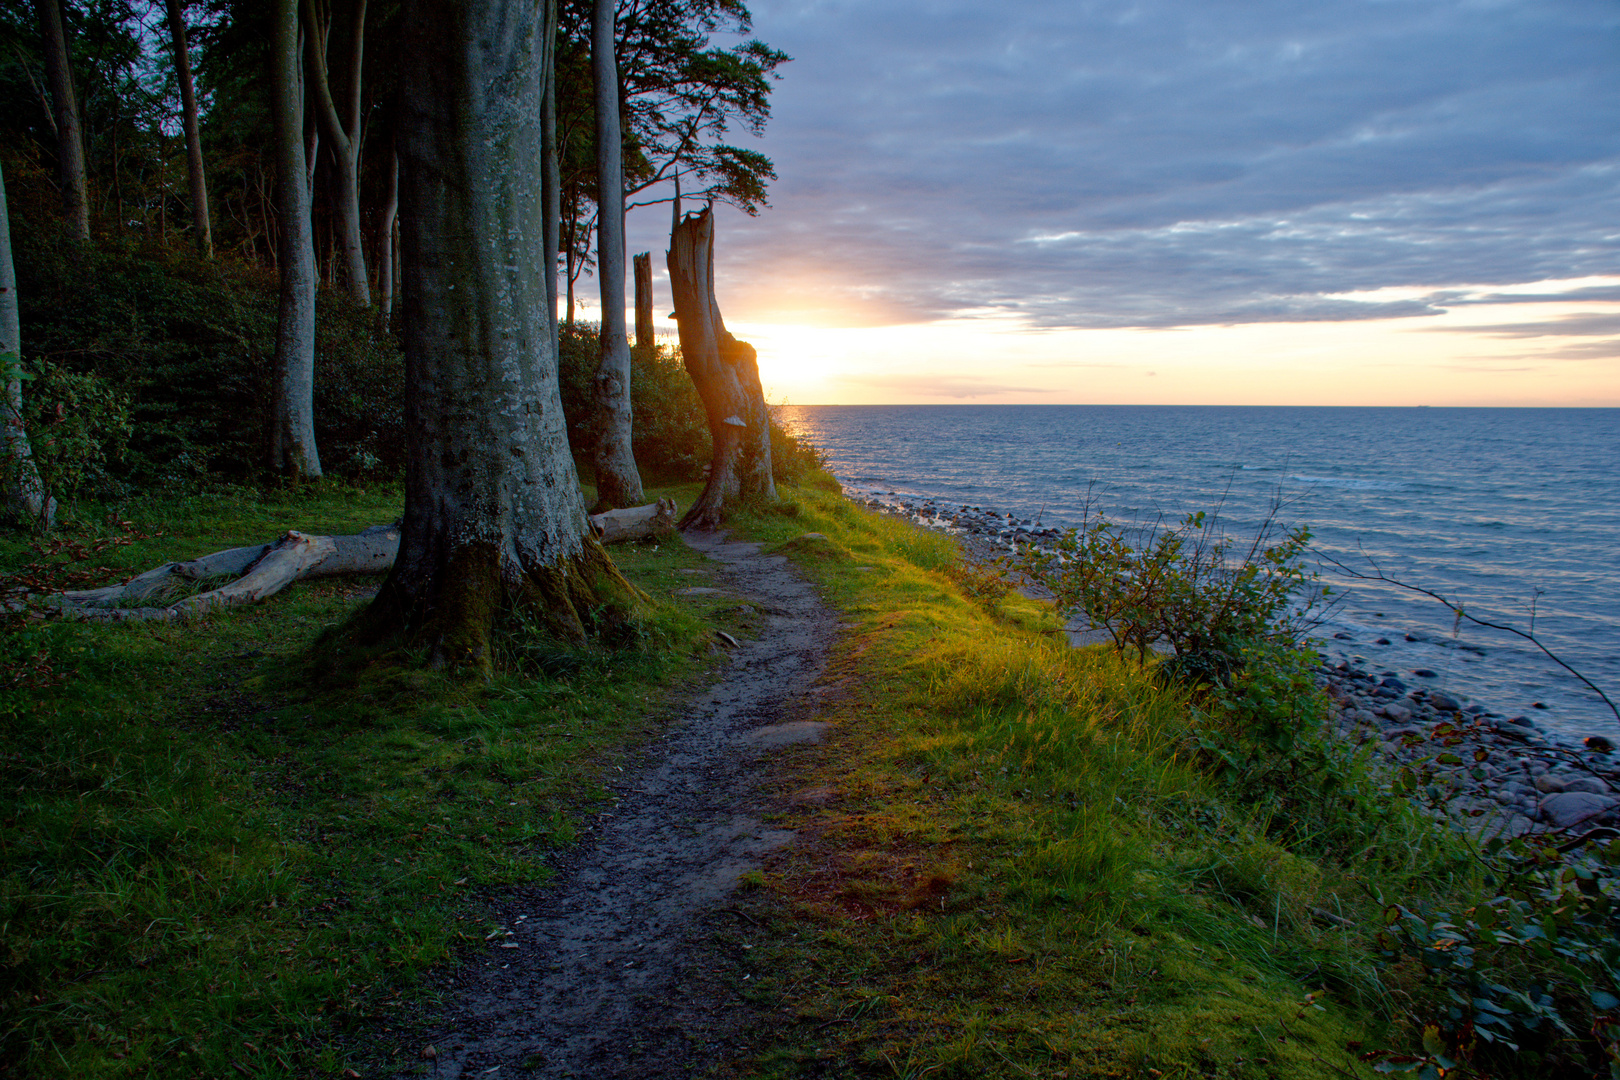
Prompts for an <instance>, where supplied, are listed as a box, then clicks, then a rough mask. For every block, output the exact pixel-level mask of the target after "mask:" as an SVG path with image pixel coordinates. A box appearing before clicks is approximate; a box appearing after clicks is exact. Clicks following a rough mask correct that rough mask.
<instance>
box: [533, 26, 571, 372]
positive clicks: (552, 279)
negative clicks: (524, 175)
mask: <svg viewBox="0 0 1620 1080" xmlns="http://www.w3.org/2000/svg"><path fill="white" fill-rule="evenodd" d="M544 33H545V35H546V40H547V41H549V42H551V43H552V46H551V48H550V49H548V50H547V52H546V85H545V91H544V93H545V103H544V104H543V105H542V106H541V108H540V143H541V146H542V150H541V154H542V164H543V166H544V168H545V178H544V183H545V189H546V223H545V229H544V232H545V242H544V247H545V260H546V310H547V311H549V312H550V313H551V351H552V352H553V353H556V352H557V344H558V343H557V257H558V254H559V245H560V244H561V242H562V160H561V156H560V155H559V154H558V151H557V48H556V41H557V0H546V26H545V31H544ZM568 321H569V323H570V324H572V323H573V321H574V304H573V297H572V294H570V297H569V303H568Z"/></svg>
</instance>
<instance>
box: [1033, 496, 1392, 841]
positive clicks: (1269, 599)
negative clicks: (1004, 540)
mask: <svg viewBox="0 0 1620 1080" xmlns="http://www.w3.org/2000/svg"><path fill="white" fill-rule="evenodd" d="M1309 539H1310V533H1309V531H1308V530H1306V529H1304V528H1295V529H1287V528H1284V527H1282V526H1281V525H1279V524H1278V522H1277V520H1276V515H1275V512H1273V513H1272V514H1271V515H1269V516H1268V517H1267V519H1266V520H1265V521H1264V522H1262V523H1261V525H1260V527H1259V528H1258V529H1257V530H1256V532H1255V535H1254V536H1253V538H1252V539H1250V540H1248V541H1246V542H1239V541H1237V540H1235V539H1234V538H1233V537H1231V536H1230V535H1229V534H1227V533H1226V532H1225V530H1224V528H1223V527H1222V525H1221V522H1220V519H1219V517H1218V516H1216V515H1210V514H1205V513H1202V512H1200V513H1195V514H1189V515H1187V516H1186V517H1185V518H1183V519H1182V520H1181V522H1180V524H1179V525H1177V526H1175V527H1172V528H1166V527H1162V526H1157V525H1156V526H1153V527H1150V528H1146V529H1129V528H1126V527H1124V526H1120V525H1118V524H1116V523H1114V522H1112V521H1109V520H1108V519H1107V518H1106V517H1104V516H1102V515H1094V514H1090V513H1088V515H1087V518H1086V520H1085V522H1084V524H1083V525H1082V526H1081V527H1080V528H1074V529H1069V530H1067V531H1066V532H1065V533H1064V534H1063V535H1062V537H1061V538H1060V539H1059V541H1058V542H1057V544H1056V545H1055V547H1054V548H1052V549H1051V550H1041V549H1037V548H1025V549H1023V550H1022V551H1020V552H1019V553H1017V554H1015V555H1013V556H1010V557H1008V558H1007V559H1006V560H1004V565H1006V566H1008V567H1009V568H1010V569H1012V570H1013V571H1014V572H1016V573H1017V574H1019V575H1021V576H1022V577H1024V578H1025V579H1027V580H1029V581H1032V582H1034V583H1036V584H1037V585H1039V586H1040V587H1042V588H1044V589H1045V590H1047V591H1049V592H1050V593H1051V594H1052V596H1053V599H1054V602H1055V603H1056V605H1057V607H1058V610H1059V611H1060V612H1061V613H1062V614H1063V616H1064V617H1065V618H1066V619H1068V618H1073V617H1076V616H1079V617H1082V618H1084V619H1085V620H1087V621H1088V622H1090V623H1091V624H1092V625H1093V626H1098V627H1101V628H1103V629H1105V630H1106V631H1107V632H1108V634H1109V636H1110V637H1111V638H1112V639H1113V643H1114V648H1115V650H1116V651H1118V652H1119V653H1120V654H1122V655H1130V656H1134V657H1135V658H1136V659H1137V660H1138V661H1139V662H1141V663H1143V664H1147V665H1150V666H1152V668H1153V669H1154V673H1155V675H1156V676H1157V677H1158V678H1159V679H1160V681H1161V682H1164V683H1170V684H1177V685H1179V686H1181V687H1183V688H1184V689H1185V691H1186V692H1187V693H1188V695H1189V697H1190V701H1189V718H1190V721H1191V723H1190V725H1189V728H1188V732H1187V742H1188V746H1189V749H1191V750H1192V751H1193V752H1194V753H1195V755H1196V756H1198V757H1199V758H1200V759H1201V760H1202V761H1203V763H1204V766H1205V768H1206V769H1208V770H1210V771H1212V772H1214V773H1215V774H1216V775H1217V776H1219V777H1220V778H1221V779H1222V781H1223V782H1224V784H1225V786H1226V787H1227V789H1228V790H1229V791H1230V792H1231V794H1232V795H1233V797H1234V798H1236V799H1237V800H1238V801H1240V802H1243V803H1245V804H1247V805H1249V806H1251V807H1253V808H1254V810H1255V812H1256V813H1257V815H1258V816H1259V817H1260V818H1261V819H1263V820H1265V819H1269V820H1272V821H1273V825H1272V826H1271V828H1272V832H1273V835H1275V836H1278V837H1279V838H1285V839H1287V840H1288V841H1290V842H1295V843H1299V842H1306V843H1308V846H1310V847H1312V848H1313V849H1315V850H1319V851H1331V850H1339V851H1341V852H1342V851H1347V850H1353V849H1355V848H1356V847H1358V846H1364V844H1365V842H1366V841H1367V840H1368V838H1369V833H1370V831H1371V830H1374V829H1376V828H1377V825H1378V822H1379V821H1381V820H1382V819H1383V818H1384V817H1386V816H1387V815H1388V813H1389V812H1390V811H1389V808H1388V807H1387V806H1386V805H1384V804H1382V803H1380V802H1379V800H1378V798H1377V795H1378V792H1377V789H1376V785H1375V784H1374V783H1373V782H1372V781H1371V779H1370V778H1369V777H1368V776H1367V774H1366V773H1365V770H1363V769H1361V768H1359V767H1358V766H1357V764H1356V762H1355V758H1354V755H1353V754H1352V753H1351V752H1350V751H1349V750H1348V749H1347V748H1345V747H1343V746H1341V745H1338V744H1336V743H1335V742H1333V741H1332V740H1331V739H1330V738H1329V736H1328V734H1327V732H1326V730H1325V727H1326V725H1325V721H1326V716H1327V699H1326V696H1325V695H1324V694H1323V692H1322V690H1321V688H1320V687H1319V686H1318V685H1317V681H1316V674H1315V657H1314V655H1313V654H1312V652H1311V651H1310V650H1309V649H1308V647H1307V643H1306V641H1305V639H1304V638H1305V630H1306V629H1307V619H1308V616H1309V611H1310V609H1311V607H1312V605H1313V604H1314V601H1315V598H1316V596H1317V595H1318V594H1317V593H1316V591H1315V589H1314V588H1312V587H1311V586H1312V583H1313V580H1314V575H1311V574H1307V573H1306V571H1305V570H1304V569H1303V567H1302V566H1301V565H1300V559H1301V556H1302V555H1303V553H1304V550H1305V546H1306V544H1307V543H1308V542H1309ZM1155 646H1164V647H1167V648H1168V650H1169V653H1170V655H1169V656H1167V657H1163V658H1156V657H1155ZM1284 810H1286V812H1282V811H1284Z"/></svg>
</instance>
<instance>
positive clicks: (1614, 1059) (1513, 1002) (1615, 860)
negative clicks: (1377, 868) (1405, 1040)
mask: <svg viewBox="0 0 1620 1080" xmlns="http://www.w3.org/2000/svg"><path fill="white" fill-rule="evenodd" d="M1604 833H1612V830H1599V834H1598V835H1595V836H1592V837H1591V838H1589V839H1586V840H1585V841H1584V842H1582V841H1577V842H1576V843H1574V844H1566V845H1564V846H1563V847H1562V848H1561V847H1560V846H1559V845H1557V844H1556V843H1554V842H1553V841H1552V840H1551V839H1550V838H1548V837H1546V836H1521V837H1515V838H1511V839H1509V838H1503V837H1496V838H1493V839H1490V840H1488V841H1486V842H1485V844H1484V845H1483V847H1482V851H1481V855H1482V857H1483V858H1484V859H1485V860H1487V862H1488V864H1489V866H1490V874H1489V877H1488V879H1487V880H1488V883H1489V884H1490V885H1491V886H1492V887H1491V888H1489V889H1488V890H1487V891H1488V893H1489V894H1491V895H1487V896H1486V897H1484V898H1483V899H1480V900H1479V901H1478V902H1476V903H1473V904H1471V905H1469V906H1467V907H1465V908H1464V909H1462V911H1461V913H1460V914H1455V915H1454V914H1450V913H1448V912H1447V911H1446V910H1445V909H1442V908H1438V907H1435V906H1432V905H1429V906H1425V907H1426V910H1425V909H1420V908H1419V907H1417V906H1416V905H1414V906H1411V907H1409V906H1407V905H1405V904H1398V903H1391V904H1389V905H1388V906H1387V907H1386V908H1385V911H1384V930H1383V931H1381V932H1380V933H1379V935H1378V944H1379V947H1380V948H1381V949H1382V951H1383V955H1384V956H1385V957H1386V959H1388V960H1390V961H1391V962H1394V961H1398V960H1400V959H1402V958H1410V959H1413V960H1416V961H1418V962H1419V963H1420V964H1421V965H1422V967H1423V969H1424V971H1425V972H1426V973H1427V975H1428V976H1429V978H1430V980H1431V982H1432V983H1433V985H1434V986H1436V987H1437V988H1438V989H1439V990H1441V991H1443V995H1444V996H1443V998H1442V999H1441V1000H1440V1002H1439V1003H1438V1006H1437V1007H1436V1008H1435V1010H1434V1011H1436V1012H1438V1013H1439V1015H1438V1016H1436V1017H1435V1019H1433V1020H1431V1021H1430V1024H1429V1027H1430V1028H1432V1029H1433V1037H1434V1039H1436V1040H1437V1041H1438V1044H1437V1045H1436V1046H1432V1047H1426V1049H1427V1050H1428V1054H1427V1056H1426V1058H1424V1059H1420V1058H1418V1057H1417V1056H1416V1055H1407V1056H1404V1057H1402V1056H1399V1055H1389V1056H1386V1058H1385V1060H1386V1061H1387V1062H1389V1063H1390V1064H1391V1065H1399V1066H1403V1067H1405V1068H1401V1069H1395V1070H1394V1071H1406V1069H1408V1068H1409V1069H1412V1070H1417V1069H1420V1068H1421V1067H1422V1066H1423V1065H1428V1064H1433V1065H1438V1066H1439V1067H1440V1068H1442V1069H1444V1068H1451V1067H1453V1066H1454V1065H1456V1064H1457V1063H1462V1062H1466V1063H1468V1064H1469V1065H1471V1066H1473V1067H1477V1068H1490V1067H1492V1065H1494V1064H1500V1063H1502V1062H1504V1061H1506V1060H1511V1059H1512V1057H1514V1056H1518V1057H1519V1058H1521V1059H1526V1058H1527V1059H1529V1060H1532V1061H1533V1060H1538V1059H1539V1060H1544V1061H1546V1062H1547V1063H1548V1064H1557V1065H1559V1066H1561V1067H1563V1068H1568V1069H1575V1068H1580V1069H1583V1070H1593V1069H1602V1070H1603V1071H1605V1072H1607V1073H1608V1075H1610V1076H1620V838H1614V837H1612V836H1610V837H1608V838H1607V839H1605V838H1604V836H1603V835H1602V834H1604ZM1572 853H1573V854H1572ZM1453 910H1455V909H1453ZM1426 1041H1427V1040H1426ZM1600 1063H1601V1064H1600ZM1380 1071H1391V1070H1389V1069H1383V1068H1381V1070H1380Z"/></svg>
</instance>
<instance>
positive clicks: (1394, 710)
mask: <svg viewBox="0 0 1620 1080" xmlns="http://www.w3.org/2000/svg"><path fill="white" fill-rule="evenodd" d="M1378 711H1379V712H1381V713H1383V714H1384V716H1385V717H1387V718H1388V719H1390V720H1392V721H1394V722H1395V723H1397V724H1404V723H1406V722H1407V721H1408V720H1410V719H1412V710H1411V709H1408V708H1407V707H1406V706H1404V705H1397V704H1395V703H1394V702H1390V703H1389V704H1388V705H1385V706H1384V707H1383V708H1381V709H1379V710H1378ZM1401 730H1411V731H1412V732H1413V733H1417V729H1416V728H1411V729H1401Z"/></svg>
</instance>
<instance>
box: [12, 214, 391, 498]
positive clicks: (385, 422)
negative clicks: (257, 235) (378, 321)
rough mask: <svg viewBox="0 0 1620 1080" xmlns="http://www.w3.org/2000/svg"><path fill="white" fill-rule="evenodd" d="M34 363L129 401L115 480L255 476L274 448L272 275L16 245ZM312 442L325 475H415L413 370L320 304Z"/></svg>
mask: <svg viewBox="0 0 1620 1080" xmlns="http://www.w3.org/2000/svg"><path fill="white" fill-rule="evenodd" d="M16 239H17V250H16V255H17V275H18V294H19V300H20V301H21V304H22V327H23V334H24V346H25V353H27V354H28V355H31V356H41V357H44V358H46V359H48V360H49V361H50V362H51V363H53V364H55V365H57V366H58V367H60V368H62V369H63V370H64V371H66V372H69V373H72V374H74V375H94V376H97V377H99V378H100V379H102V380H104V382H105V383H106V384H107V385H108V386H110V387H111V388H113V389H114V390H115V391H117V392H118V393H120V394H122V395H124V396H125V397H126V398H127V400H128V403H129V404H128V409H129V420H130V426H131V433H130V438H129V445H128V451H127V453H125V454H124V455H123V457H122V459H121V460H119V461H116V462H111V463H109V467H108V473H109V475H111V476H114V477H116V478H118V479H121V480H124V481H126V482H129V483H131V484H134V485H137V486H153V485H160V486H161V485H174V484H177V483H178V484H186V483H191V482H195V481H196V480H198V479H201V478H204V477H206V476H208V475H209V474H215V475H223V476H226V477H231V478H249V477H253V476H255V475H258V474H259V473H260V471H261V470H262V469H263V467H264V461H265V459H266V457H267V448H268V446H269V434H268V430H269V429H268V425H269V418H270V412H271V409H270V406H271V401H272V393H273V374H274V365H275V337H276V309H277V285H276V280H275V277H274V276H273V275H272V274H270V273H268V272H265V271H263V270H260V269H257V268H252V267H246V266H242V265H239V264H233V263H231V262H230V261H228V260H220V261H218V262H212V263H208V262H202V261H200V260H198V259H196V258H195V257H194V256H192V255H191V254H190V253H189V252H176V251H168V250H165V249H163V248H161V247H158V246H155V245H142V244H140V243H138V242H135V241H126V242H123V243H109V244H106V245H103V246H100V247H82V246H73V247H72V248H71V249H69V248H67V247H63V246H61V245H58V244H52V243H50V242H49V241H50V238H49V237H48V236H40V235H35V234H33V233H29V232H26V231H19V234H18V235H17V237H16ZM318 307H319V314H318V318H317V321H316V358H315V365H316V370H315V425H316V427H315V435H316V443H317V445H318V446H319V448H320V453H321V459H322V462H323V464H324V465H325V466H326V468H327V471H328V472H335V473H338V474H349V475H358V474H372V475H376V474H392V473H395V472H397V471H398V470H399V469H400V468H402V467H403V464H404V422H403V401H404V396H403V386H404V378H403V358H402V356H401V355H400V351H399V347H398V344H397V342H395V340H394V339H393V338H392V337H390V336H389V335H387V334H384V333H379V332H377V331H376V330H375V328H374V324H373V318H374V313H373V312H371V311H369V310H366V309H361V308H358V307H356V306H355V305H354V304H353V303H352V302H350V301H349V300H348V299H347V298H346V297H344V296H342V295H341V294H339V293H338V292H336V291H335V290H332V291H324V292H322V293H321V295H320V297H319V300H318Z"/></svg>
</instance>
